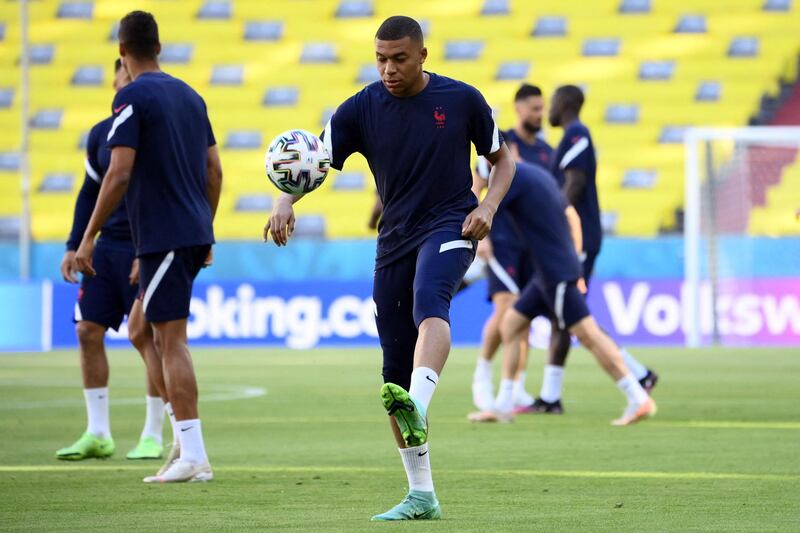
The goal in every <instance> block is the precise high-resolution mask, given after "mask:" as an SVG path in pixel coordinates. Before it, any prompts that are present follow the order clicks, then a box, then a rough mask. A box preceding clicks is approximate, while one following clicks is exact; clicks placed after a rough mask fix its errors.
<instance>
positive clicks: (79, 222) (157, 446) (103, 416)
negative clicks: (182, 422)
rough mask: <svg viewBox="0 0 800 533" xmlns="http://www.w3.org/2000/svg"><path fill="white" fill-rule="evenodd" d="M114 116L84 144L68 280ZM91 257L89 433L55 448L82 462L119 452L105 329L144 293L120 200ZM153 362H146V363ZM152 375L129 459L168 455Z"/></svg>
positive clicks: (146, 352)
mask: <svg viewBox="0 0 800 533" xmlns="http://www.w3.org/2000/svg"><path fill="white" fill-rule="evenodd" d="M130 81H131V80H130V77H129V76H128V73H127V71H126V70H125V69H124V68H122V63H121V61H120V60H119V59H117V60H116V62H115V63H114V90H115V91H119V90H121V89H122V88H123V87H125V86H126V85H128V84H129V83H130ZM113 120H114V119H113V117H109V118H107V119H105V120H103V121H101V122H98V123H97V124H95V125H94V127H92V129H91V130H90V131H89V137H88V139H87V142H86V160H85V164H84V166H85V168H86V175H85V177H84V180H83V186H82V187H81V190H80V192H79V193H78V198H77V200H76V201H75V213H74V216H73V222H72V230H71V231H70V234H69V239H68V240H67V251H66V252H65V253H64V258H63V259H62V260H61V276H62V277H63V278H64V281H67V282H69V283H77V282H78V279H77V277H76V272H77V270H76V267H75V251H76V250H77V249H78V245H79V244H80V242H81V238H82V237H83V233H84V231H85V230H86V225H87V224H88V223H89V217H90V216H91V215H92V210H93V209H94V205H95V202H96V201H97V195H98V193H99V192H100V183H101V182H102V180H103V176H104V175H105V173H106V170H108V164H109V161H110V159H111V152H109V151H108V149H107V147H106V136H107V135H108V131H109V130H110V129H111V123H112V122H113ZM100 231H101V234H100V238H99V239H98V240H97V247H96V248H95V251H94V257H93V261H94V263H95V264H96V265H98V267H100V265H102V267H100V274H99V275H98V276H95V277H84V278H83V280H82V281H81V287H80V291H79V293H78V301H77V302H76V303H75V316H74V318H73V320H74V321H75V323H76V325H75V331H76V333H77V335H78V345H79V347H80V354H81V374H82V375H83V396H84V399H85V400H86V416H87V419H88V426H87V428H86V432H85V433H84V434H83V435H82V436H81V438H80V439H78V440H77V441H76V442H75V443H74V444H72V446H68V447H66V448H62V449H60V450H58V451H57V452H56V457H57V458H58V459H63V460H69V461H78V460H81V459H87V458H90V457H100V458H102V457H110V456H111V455H112V454H113V453H114V450H115V445H114V440H113V438H112V437H111V426H110V423H109V408H108V404H109V392H108V373H109V372H108V359H107V357H106V350H105V335H106V330H108V328H112V329H114V330H117V329H119V326H120V324H121V323H122V318H123V317H124V316H125V315H126V314H129V313H130V310H131V305H132V304H133V302H134V300H135V299H136V293H137V292H138V291H139V286H138V281H137V280H136V276H137V274H136V270H137V267H135V266H134V262H135V255H136V254H135V250H134V247H133V242H132V241H131V229H130V224H128V212H127V209H126V207H125V202H124V201H122V202H121V203H120V205H119V206H118V207H117V209H116V210H115V211H114V212H113V213H112V214H111V216H110V217H109V218H108V221H107V222H106V223H105V224H104V225H103V227H102V228H101V230H100ZM135 346H136V348H137V349H138V350H139V353H140V354H141V356H142V358H143V359H144V360H145V363H146V362H147V358H148V357H152V355H153V353H154V351H153V350H154V348H153V339H152V336H150V337H142V338H140V339H138V340H137V343H135ZM147 366H148V367H149V365H147ZM157 383H158V380H157V379H156V380H153V379H151V377H150V376H148V379H147V396H146V397H145V404H146V406H147V410H146V415H145V422H144V428H143V429H142V433H141V436H140V438H139V443H138V444H137V446H136V447H135V448H134V449H133V450H131V451H130V452H128V454H127V458H128V459H158V458H160V457H161V454H162V453H163V447H162V427H163V424H164V401H163V400H162V396H163V394H164V384H163V379H162V380H161V381H160V386H158V385H157Z"/></svg>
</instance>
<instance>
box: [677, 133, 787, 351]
mask: <svg viewBox="0 0 800 533" xmlns="http://www.w3.org/2000/svg"><path fill="white" fill-rule="evenodd" d="M799 148H800V127H778V126H775V127H771V126H759V127H746V128H690V129H688V130H687V131H686V134H685V137H684V149H685V191H684V193H685V198H684V282H685V283H684V294H683V298H684V331H685V334H686V345H687V346H690V347H696V346H701V345H705V344H737V343H738V342H737V339H739V338H740V337H737V332H736V331H732V329H734V328H733V327H732V326H731V324H730V323H731V320H730V319H724V317H723V316H722V315H723V314H724V313H725V312H728V311H726V310H727V309H728V307H729V306H731V305H737V306H742V307H744V306H746V305H748V304H747V303H741V304H740V303H739V300H737V298H739V297H740V296H741V295H742V294H744V293H745V292H747V291H748V290H749V289H752V288H753V287H754V286H755V285H756V284H757V283H758V281H757V278H758V276H759V274H758V272H760V271H761V270H763V268H761V266H762V265H759V264H757V262H758V261H759V260H760V259H761V258H760V257H758V252H757V251H756V250H757V249H758V250H760V248H757V246H758V244H759V243H757V242H756V240H757V239H758V238H760V237H764V236H768V235H769V234H770V233H771V232H769V231H765V229H764V227H763V226H764V224H763V223H762V224H761V225H760V226H758V225H754V224H753V221H752V220H751V217H752V215H753V213H754V210H758V209H761V210H763V206H764V204H765V202H766V198H767V193H768V190H769V189H770V188H771V187H773V186H775V185H778V184H780V183H781V182H782V181H783V180H787V179H792V180H797V179H800V169H798V168H797V166H798V165H800V161H799V160H798V157H797V154H798V149H799ZM789 168H791V169H792V170H791V171H789V172H787V169H789ZM784 174H786V175H784ZM789 174H791V176H789ZM784 185H785V184H784ZM790 185H791V186H792V187H791V188H789V189H788V190H790V191H800V184H798V186H797V187H795V185H794V183H792V184H790ZM797 204H798V205H797V206H795V209H796V208H800V198H797ZM782 216H783V215H782ZM782 220H784V219H782ZM797 224H800V222H797ZM780 232H781V230H780V228H777V230H776V231H775V233H780ZM772 259H773V260H774V259H775V258H772ZM798 272H800V265H799V266H798ZM753 290H755V289H753ZM739 299H741V298H739ZM788 312H789V313H792V312H793V311H792V310H791V309H789V311H788ZM736 313H739V311H738V307H737V311H736ZM742 313H744V312H743V311H742ZM789 320H794V318H793V317H791V316H790V317H789ZM751 322H752V321H751Z"/></svg>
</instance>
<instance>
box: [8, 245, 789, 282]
mask: <svg viewBox="0 0 800 533" xmlns="http://www.w3.org/2000/svg"><path fill="white" fill-rule="evenodd" d="M683 253H684V250H683V238H682V237H680V236H664V237H656V238H647V239H645V238H631V237H606V238H604V240H603V250H602V253H601V254H600V257H599V258H598V260H597V265H596V266H595V275H596V276H597V277H602V278H622V279H639V278H645V279H683ZM720 254H721V255H722V256H723V257H732V258H737V257H746V258H748V261H739V262H732V263H731V264H730V265H729V266H730V268H731V269H732V270H731V271H730V272H728V273H727V274H730V275H731V276H734V277H737V276H738V277H744V278H746V277H751V276H754V277H757V278H763V277H767V278H769V277H792V276H798V277H800V237H780V238H770V237H723V238H721V240H720ZM745 254H746V255H745ZM63 255H64V245H63V243H55V242H44V243H34V245H33V248H32V258H31V278H32V279H38V280H43V279H59V278H60V275H59V272H58V269H59V265H60V263H61V257H62V256H63ZM632 257H635V258H636V260H635V261H632V260H631V258H632ZM374 258H375V241H374V240H370V239H361V240H335V241H316V240H296V241H293V242H292V244H291V246H287V247H285V248H281V249H278V248H277V247H275V246H273V245H271V244H263V243H260V242H254V241H225V242H220V243H218V244H216V245H215V249H214V267H213V268H212V269H210V270H209V272H208V274H209V275H210V276H212V277H213V279H214V280H215V281H219V280H229V281H235V280H244V279H246V280H253V281H278V280H280V281H303V280H307V279H311V280H314V279H316V280H320V279H324V280H340V281H361V280H366V279H371V278H372V270H373V264H374ZM754 258H757V260H753V259H754ZM18 278H19V247H18V246H17V244H16V243H9V242H0V282H3V281H16V280H17V279H18Z"/></svg>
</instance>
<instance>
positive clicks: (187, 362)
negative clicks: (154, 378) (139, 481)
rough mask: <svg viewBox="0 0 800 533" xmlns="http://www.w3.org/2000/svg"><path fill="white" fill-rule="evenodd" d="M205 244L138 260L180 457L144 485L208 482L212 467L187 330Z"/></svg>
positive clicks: (148, 315)
mask: <svg viewBox="0 0 800 533" xmlns="http://www.w3.org/2000/svg"><path fill="white" fill-rule="evenodd" d="M209 249H210V247H209V246H193V247H188V248H180V249H177V250H173V251H170V252H167V253H155V254H147V255H144V256H142V257H140V258H139V260H140V272H141V274H140V277H141V285H142V288H143V289H144V297H143V300H142V307H143V310H144V314H145V318H147V320H148V321H149V322H150V323H151V324H152V325H153V330H154V336H153V337H154V341H155V345H156V350H157V351H158V353H159V354H160V355H161V357H162V360H163V370H164V382H165V383H166V386H167V391H166V392H167V396H168V397H169V399H170V402H171V404H172V408H173V410H174V413H175V418H176V425H177V426H178V429H179V439H180V458H179V459H178V460H176V461H175V462H173V463H172V464H171V465H170V466H169V467H168V468H167V470H166V471H164V472H163V473H161V474H157V475H155V476H149V477H146V478H145V479H144V481H145V482H146V483H174V482H185V481H210V480H211V479H212V478H213V473H212V471H211V465H210V464H209V462H208V455H207V454H206V450H205V443H204V441H203V433H202V427H201V423H200V419H199V417H198V411H197V398H198V393H197V380H196V378H195V374H194V367H193V365H192V357H191V354H190V353H189V347H188V340H187V332H186V326H187V321H188V317H189V302H190V300H191V295H192V285H193V282H194V278H195V277H196V276H197V274H198V272H199V271H200V269H201V268H202V266H203V264H204V262H205V259H206V257H207V256H208V252H209Z"/></svg>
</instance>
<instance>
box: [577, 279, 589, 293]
mask: <svg viewBox="0 0 800 533" xmlns="http://www.w3.org/2000/svg"><path fill="white" fill-rule="evenodd" d="M575 285H577V286H578V290H579V291H581V294H586V293H587V292H589V287H587V286H586V280H585V279H583V278H580V279H578V282H577V283H576V284H575Z"/></svg>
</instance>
